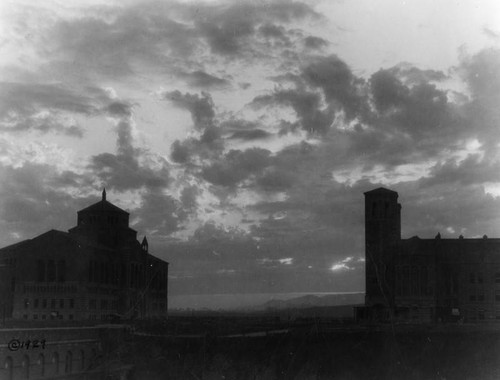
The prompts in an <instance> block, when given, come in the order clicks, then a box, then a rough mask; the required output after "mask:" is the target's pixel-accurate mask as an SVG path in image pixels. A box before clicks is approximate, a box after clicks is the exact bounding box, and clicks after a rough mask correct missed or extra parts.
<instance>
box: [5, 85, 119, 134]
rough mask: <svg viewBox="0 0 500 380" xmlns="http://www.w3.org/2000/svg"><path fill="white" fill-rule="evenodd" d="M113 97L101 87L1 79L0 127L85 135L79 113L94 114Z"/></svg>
mask: <svg viewBox="0 0 500 380" xmlns="http://www.w3.org/2000/svg"><path fill="white" fill-rule="evenodd" d="M110 101H111V99H110V98H109V96H108V95H107V94H106V92H105V91H103V90H102V89H100V88H97V87H87V88H83V89H79V88H70V87H66V86H63V85H53V84H39V83H12V82H2V83H0V129H1V130H3V131H4V132H22V131H29V130H35V131H38V132H41V133H49V132H55V133H62V134H66V135H68V136H74V137H82V136H83V128H82V127H81V126H79V125H78V124H77V122H76V121H75V119H74V116H76V115H83V116H94V115H98V114H101V113H102V112H103V110H102V108H103V107H106V106H107V104H108V103H109V102H110Z"/></svg>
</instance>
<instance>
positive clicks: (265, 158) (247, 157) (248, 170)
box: [201, 148, 271, 187]
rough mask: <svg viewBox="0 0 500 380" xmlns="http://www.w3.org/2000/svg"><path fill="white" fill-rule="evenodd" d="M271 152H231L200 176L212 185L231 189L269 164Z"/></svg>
mask: <svg viewBox="0 0 500 380" xmlns="http://www.w3.org/2000/svg"><path fill="white" fill-rule="evenodd" d="M270 154H271V152H270V151H268V150H266V149H261V148H251V149H247V150H244V151H239V150H231V151H229V152H228V153H227V154H226V155H225V156H224V157H222V158H221V159H220V160H219V161H217V162H214V163H212V164H211V165H210V166H206V167H204V168H203V170H202V173H201V176H202V177H203V178H204V179H205V180H206V181H208V182H210V183H212V184H214V185H220V186H225V187H233V186H236V185H237V184H239V183H240V182H242V181H243V180H245V179H247V178H248V177H249V176H250V175H252V174H257V173H259V172H260V171H261V170H262V169H264V168H265V167H266V166H268V165H269V164H270Z"/></svg>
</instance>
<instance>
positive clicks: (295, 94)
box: [252, 89, 334, 133]
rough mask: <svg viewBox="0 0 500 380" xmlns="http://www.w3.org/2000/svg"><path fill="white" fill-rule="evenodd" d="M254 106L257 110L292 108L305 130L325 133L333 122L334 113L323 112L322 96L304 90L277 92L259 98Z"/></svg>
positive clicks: (254, 101)
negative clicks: (262, 108) (279, 107)
mask: <svg viewBox="0 0 500 380" xmlns="http://www.w3.org/2000/svg"><path fill="white" fill-rule="evenodd" d="M252 105H253V106H254V107H257V108H261V107H272V106H289V107H291V108H292V109H293V110H294V111H295V113H296V115H297V118H298V119H299V121H300V124H301V126H302V128H303V129H304V130H306V131H307V132H310V133H316V132H317V133H325V132H326V131H327V130H328V129H329V128H330V125H331V124H332V122H333V118H334V115H333V113H332V111H329V110H326V111H322V110H321V95H320V94H318V93H315V92H310V91H307V90H303V89H296V90H277V91H275V92H274V93H273V94H271V95H260V96H257V97H256V98H255V99H254V100H253V101H252Z"/></svg>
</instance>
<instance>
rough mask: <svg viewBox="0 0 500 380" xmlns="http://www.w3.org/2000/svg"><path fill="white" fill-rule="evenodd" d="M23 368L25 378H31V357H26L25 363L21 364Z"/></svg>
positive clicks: (24, 358)
mask: <svg viewBox="0 0 500 380" xmlns="http://www.w3.org/2000/svg"><path fill="white" fill-rule="evenodd" d="M21 367H23V373H24V378H25V379H29V378H30V357H29V356H28V355H24V357H23V361H22V362H21Z"/></svg>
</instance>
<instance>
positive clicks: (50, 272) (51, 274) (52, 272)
mask: <svg viewBox="0 0 500 380" xmlns="http://www.w3.org/2000/svg"><path fill="white" fill-rule="evenodd" d="M55 280H56V264H55V262H54V260H49V261H48V263H47V281H48V282H54V281H55Z"/></svg>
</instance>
